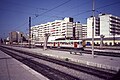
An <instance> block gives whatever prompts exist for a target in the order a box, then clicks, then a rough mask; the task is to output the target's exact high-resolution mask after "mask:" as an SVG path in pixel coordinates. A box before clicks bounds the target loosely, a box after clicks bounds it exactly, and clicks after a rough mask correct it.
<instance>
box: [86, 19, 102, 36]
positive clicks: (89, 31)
mask: <svg viewBox="0 0 120 80" xmlns="http://www.w3.org/2000/svg"><path fill="white" fill-rule="evenodd" d="M99 24H100V23H99V18H98V17H94V36H95V37H97V36H100V30H99V29H100V25H99ZM92 27H93V17H90V18H87V38H92Z"/></svg>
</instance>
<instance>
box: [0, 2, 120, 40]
mask: <svg viewBox="0 0 120 80" xmlns="http://www.w3.org/2000/svg"><path fill="white" fill-rule="evenodd" d="M100 13H107V14H113V15H115V16H120V0H95V16H97V15H98V14H100ZM90 16H92V0H0V38H6V37H7V36H8V35H9V33H10V32H11V31H21V32H23V33H24V34H27V33H28V27H29V25H28V18H29V17H31V18H32V26H33V25H38V24H42V23H46V22H52V21H54V20H61V19H63V18H64V17H72V18H74V21H75V22H77V21H79V22H80V23H82V24H85V23H87V18H88V17H90Z"/></svg>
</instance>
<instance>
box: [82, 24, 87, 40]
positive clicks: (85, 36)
mask: <svg viewBox="0 0 120 80" xmlns="http://www.w3.org/2000/svg"><path fill="white" fill-rule="evenodd" d="M81 31H82V32H81V33H82V38H87V24H82V30H81Z"/></svg>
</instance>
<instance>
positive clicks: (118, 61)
mask: <svg viewBox="0 0 120 80" xmlns="http://www.w3.org/2000/svg"><path fill="white" fill-rule="evenodd" d="M9 47H11V46H9ZM11 48H14V49H18V50H23V51H28V52H32V53H35V54H42V55H47V56H52V57H55V58H60V59H66V58H68V59H69V60H71V61H74V62H78V63H83V64H87V65H91V66H95V67H99V68H104V69H110V70H115V71H118V70H119V69H120V58H119V57H109V56H100V55H95V58H93V57H92V55H91V54H83V55H82V56H80V55H74V54H70V53H69V52H66V51H58V50H51V49H48V50H45V51H44V50H43V49H41V48H31V49H29V48H20V47H11Z"/></svg>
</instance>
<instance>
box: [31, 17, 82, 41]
mask: <svg viewBox="0 0 120 80" xmlns="http://www.w3.org/2000/svg"><path fill="white" fill-rule="evenodd" d="M73 27H75V36H76V37H77V36H79V35H80V34H81V32H82V31H81V27H82V25H81V24H80V23H77V22H73V18H64V19H63V20H55V21H53V22H47V23H45V24H40V25H36V26H33V27H31V33H32V34H33V38H34V39H35V38H36V37H37V39H38V41H43V40H44V34H45V33H49V34H50V36H49V40H55V39H57V38H65V37H66V38H71V37H73V34H74V33H73ZM77 32H78V33H79V35H78V33H77ZM79 38H81V36H79Z"/></svg>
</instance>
